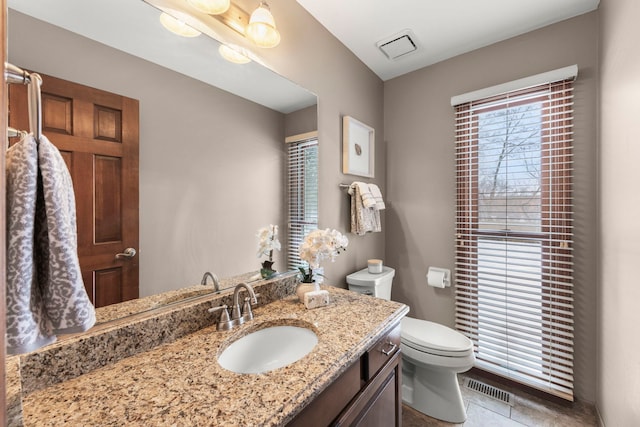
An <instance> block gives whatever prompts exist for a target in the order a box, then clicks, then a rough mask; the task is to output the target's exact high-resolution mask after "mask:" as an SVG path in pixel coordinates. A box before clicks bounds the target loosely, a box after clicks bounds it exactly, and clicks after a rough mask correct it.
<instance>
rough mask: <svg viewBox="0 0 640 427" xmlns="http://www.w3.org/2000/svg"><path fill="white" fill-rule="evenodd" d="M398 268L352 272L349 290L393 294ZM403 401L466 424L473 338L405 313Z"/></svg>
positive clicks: (441, 417) (418, 408)
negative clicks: (462, 376)
mask: <svg viewBox="0 0 640 427" xmlns="http://www.w3.org/2000/svg"><path fill="white" fill-rule="evenodd" d="M394 275H395V270H394V269H393V268H390V267H383V270H382V273H378V274H375V273H369V271H368V269H366V268H365V269H364V270H360V271H357V272H355V273H352V274H349V275H348V276H347V283H348V285H349V289H350V290H352V291H355V292H359V293H362V294H367V295H371V296H375V297H378V298H382V299H386V300H390V299H391V285H392V283H393V276H394ZM400 328H401V341H400V348H401V350H402V401H403V402H404V403H405V404H407V405H409V406H411V407H412V408H414V409H416V410H418V411H420V412H422V413H424V414H426V415H429V416H430V417H433V418H437V419H440V420H443V421H447V422H450V423H462V422H464V421H465V420H466V418H467V414H466V411H465V409H464V403H463V401H462V395H461V393H460V386H459V385H458V377H457V374H458V373H460V372H465V371H468V370H469V369H471V367H473V362H474V361H475V356H474V354H473V343H472V342H471V340H470V339H468V338H467V337H465V336H464V335H462V334H461V333H460V332H457V331H454V330H453V329H451V328H448V327H446V326H443V325H440V324H438V323H434V322H429V321H426V320H420V319H414V318H411V317H405V318H404V319H403V320H402V324H401V326H400Z"/></svg>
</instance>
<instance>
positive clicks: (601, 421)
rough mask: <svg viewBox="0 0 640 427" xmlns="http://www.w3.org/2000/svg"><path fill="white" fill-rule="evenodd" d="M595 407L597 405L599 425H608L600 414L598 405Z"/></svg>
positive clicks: (603, 426) (602, 426) (601, 426)
mask: <svg viewBox="0 0 640 427" xmlns="http://www.w3.org/2000/svg"><path fill="white" fill-rule="evenodd" d="M595 407H596V416H597V417H598V427H606V426H605V424H604V420H603V419H602V416H601V415H600V409H599V408H598V405H595Z"/></svg>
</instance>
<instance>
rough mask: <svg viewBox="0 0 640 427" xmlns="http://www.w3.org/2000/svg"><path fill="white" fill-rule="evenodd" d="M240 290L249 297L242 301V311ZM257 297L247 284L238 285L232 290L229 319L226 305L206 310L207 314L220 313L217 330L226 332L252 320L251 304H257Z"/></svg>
mask: <svg viewBox="0 0 640 427" xmlns="http://www.w3.org/2000/svg"><path fill="white" fill-rule="evenodd" d="M203 280H204V278H203ZM242 288H244V289H246V290H247V292H248V293H249V296H248V297H247V298H245V299H244V306H243V307H242V310H240V292H241V291H242ZM257 297H258V295H256V293H255V292H253V288H252V287H251V285H249V284H247V283H240V284H238V285H237V286H236V288H235V289H234V290H233V308H232V310H231V318H229V311H228V310H227V309H228V308H229V307H228V306H227V305H226V304H225V305H221V306H219V307H212V308H210V309H209V310H208V311H209V313H215V312H216V311H221V312H222V314H220V320H219V321H218V327H217V328H218V330H219V331H228V330H230V329H232V328H233V327H234V326H238V325H242V324H243V323H244V322H245V321H247V320H251V319H253V312H252V311H251V304H257V303H258V298H257Z"/></svg>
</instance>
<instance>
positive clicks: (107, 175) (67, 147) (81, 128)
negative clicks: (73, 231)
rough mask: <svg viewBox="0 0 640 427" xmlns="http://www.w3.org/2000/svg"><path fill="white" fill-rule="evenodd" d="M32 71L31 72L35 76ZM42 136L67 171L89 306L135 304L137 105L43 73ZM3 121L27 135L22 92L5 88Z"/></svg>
mask: <svg viewBox="0 0 640 427" xmlns="http://www.w3.org/2000/svg"><path fill="white" fill-rule="evenodd" d="M34 72H37V70H36V71H34ZM41 76H42V79H43V83H42V123H43V128H42V133H43V135H45V136H46V137H47V138H49V140H50V141H51V142H52V143H53V144H55V145H56V147H58V149H59V150H60V152H61V153H62V156H63V157H64V159H65V162H66V163H67V166H68V167H69V171H70V172H71V177H72V179H73V187H74V190H75V195H76V212H77V219H78V255H79V258H80V267H81V269H82V278H83V279H84V284H85V287H86V288H87V293H88V294H89V297H90V298H91V301H92V302H93V303H94V305H95V306H96V307H102V306H105V305H109V304H114V303H118V302H121V301H126V300H130V299H134V298H138V261H139V254H136V255H135V256H133V257H126V256H119V257H116V254H122V253H125V250H126V249H127V248H133V249H134V250H136V251H137V249H138V241H139V239H138V200H139V195H138V155H139V154H138V151H139V150H138V145H139V142H138V139H139V123H138V122H139V117H138V116H139V112H138V109H139V107H138V104H139V103H138V101H137V100H135V99H131V98H126V97H124V96H120V95H116V94H113V93H109V92H105V91H102V90H98V89H94V88H91V87H88V86H83V85H80V84H77V83H73V82H69V81H66V80H62V79H58V78H55V77H51V76H47V75H42V74H41ZM9 123H10V126H13V127H15V128H17V129H29V121H28V107H27V90H26V87H24V86H19V85H11V87H10V88H9Z"/></svg>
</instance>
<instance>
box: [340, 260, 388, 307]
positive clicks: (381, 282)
mask: <svg viewBox="0 0 640 427" xmlns="http://www.w3.org/2000/svg"><path fill="white" fill-rule="evenodd" d="M395 274H396V271H395V270H394V269H393V268H391V267H387V266H384V267H382V272H381V273H369V269H368V268H365V269H363V270H360V271H356V272H355V273H351V274H349V275H348V276H347V284H348V285H349V290H350V291H355V292H358V293H361V294H365V295H371V296H374V297H377V298H382V299H386V300H390V299H391V285H392V283H393V276H395Z"/></svg>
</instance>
